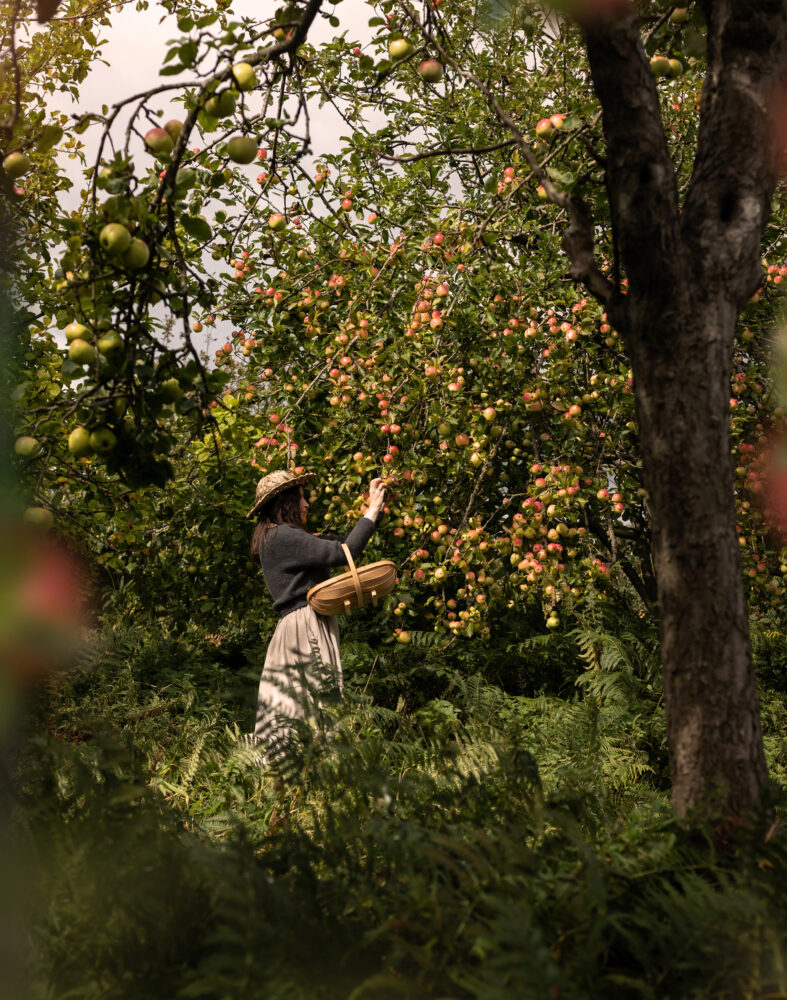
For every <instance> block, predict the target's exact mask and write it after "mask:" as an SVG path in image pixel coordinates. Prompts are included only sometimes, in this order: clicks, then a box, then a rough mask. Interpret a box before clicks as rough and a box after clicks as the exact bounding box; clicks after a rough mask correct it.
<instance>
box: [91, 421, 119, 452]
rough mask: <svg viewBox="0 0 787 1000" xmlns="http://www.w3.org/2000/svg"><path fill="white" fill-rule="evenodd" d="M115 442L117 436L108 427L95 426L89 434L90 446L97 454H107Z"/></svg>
mask: <svg viewBox="0 0 787 1000" xmlns="http://www.w3.org/2000/svg"><path fill="white" fill-rule="evenodd" d="M117 443H118V442H117V438H116V437H115V435H114V434H113V433H112V431H111V430H110V429H109V428H108V427H97V428H96V430H94V431H93V433H92V434H91V435H90V447H91V448H92V449H93V451H94V452H96V454H97V455H107V454H108V453H109V452H110V451H112V449H113V448H114V447H115V445H116V444H117Z"/></svg>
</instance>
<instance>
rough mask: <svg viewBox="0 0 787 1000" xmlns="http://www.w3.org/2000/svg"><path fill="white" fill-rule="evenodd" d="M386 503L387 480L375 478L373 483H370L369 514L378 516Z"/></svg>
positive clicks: (369, 515)
mask: <svg viewBox="0 0 787 1000" xmlns="http://www.w3.org/2000/svg"><path fill="white" fill-rule="evenodd" d="M384 503H385V480H384V479H373V480H372V481H371V483H369V509H368V510H367V512H366V514H367V516H368V517H377V515H378V514H379V513H380V511H381V510H382V509H383V504H384Z"/></svg>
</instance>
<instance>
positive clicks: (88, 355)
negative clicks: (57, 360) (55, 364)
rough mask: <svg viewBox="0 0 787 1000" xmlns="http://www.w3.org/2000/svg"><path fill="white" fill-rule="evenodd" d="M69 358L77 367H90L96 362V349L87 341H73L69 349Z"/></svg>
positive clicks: (78, 339)
mask: <svg viewBox="0 0 787 1000" xmlns="http://www.w3.org/2000/svg"><path fill="white" fill-rule="evenodd" d="M68 356H69V358H70V359H71V361H73V362H74V364H76V365H89V364H91V363H92V362H93V361H95V360H96V349H95V347H93V345H92V344H88V342H87V341H86V340H81V339H80V338H77V339H76V340H72V341H71V344H70V346H69V348H68Z"/></svg>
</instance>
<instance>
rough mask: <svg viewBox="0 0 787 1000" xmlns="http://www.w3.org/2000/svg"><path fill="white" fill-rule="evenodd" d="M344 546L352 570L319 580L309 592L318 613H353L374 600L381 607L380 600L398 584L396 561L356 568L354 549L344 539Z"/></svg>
mask: <svg viewBox="0 0 787 1000" xmlns="http://www.w3.org/2000/svg"><path fill="white" fill-rule="evenodd" d="M342 548H343V549H344V555H345V557H346V559H347V565H348V566H349V567H350V569H349V571H348V572H347V573H342V574H341V576H334V577H333V578H332V579H330V580H325V581H323V583H318V584H317V585H316V586H315V587H312V588H311V590H310V591H309V592H308V594H307V595H306V600H307V601H308V602H309V604H310V606H311V607H312V608H314V610H315V611H316V612H317V614H318V615H341V614H345V615H349V614H351V613H352V610H353V608H362V607H363V606H364V604H368V603H369V602H370V601H371V603H372V604H374V606H375V607H377V601H378V600H379V599H380V598H381V597H387V596H388V594H390V593H391V592H392V591H393V589H394V587H395V586H396V563H393V562H391V560H390V559H383V560H381V561H380V562H373V563H367V564H366V565H365V566H360V567H357V568H356V565H355V562H354V561H353V557H352V553H351V552H350V550H349V549H348V548H347V546H346V545H345V544H344V543H342Z"/></svg>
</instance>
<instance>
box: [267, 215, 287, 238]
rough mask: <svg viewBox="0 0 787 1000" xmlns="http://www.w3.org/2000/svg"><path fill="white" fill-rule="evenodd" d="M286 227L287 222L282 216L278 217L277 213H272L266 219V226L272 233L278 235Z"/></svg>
mask: <svg viewBox="0 0 787 1000" xmlns="http://www.w3.org/2000/svg"><path fill="white" fill-rule="evenodd" d="M286 225H287V220H286V219H285V218H284V216H283V215H279V214H278V213H274V214H273V215H272V216H271V217H270V218H269V219H268V226H269V227H270V228H271V229H272V230H273V231H274V233H280V232H281V231H282V229H284V228H285V226H286Z"/></svg>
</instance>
